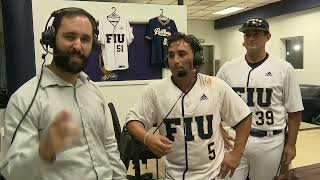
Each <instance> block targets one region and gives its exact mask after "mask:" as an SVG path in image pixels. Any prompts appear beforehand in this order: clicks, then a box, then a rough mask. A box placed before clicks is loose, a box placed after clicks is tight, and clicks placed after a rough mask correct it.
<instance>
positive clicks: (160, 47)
mask: <svg viewBox="0 0 320 180" xmlns="http://www.w3.org/2000/svg"><path fill="white" fill-rule="evenodd" d="M177 31H178V30H177V27H176V24H175V22H174V21H173V20H172V19H167V20H161V19H160V18H159V17H155V18H152V19H150V20H149V24H148V27H147V31H146V38H147V39H149V40H151V43H152V45H151V46H152V51H151V63H152V64H158V63H160V64H161V63H162V62H163V60H164V58H165V56H166V55H167V52H168V43H167V37H168V36H170V35H171V34H173V33H175V32H177Z"/></svg>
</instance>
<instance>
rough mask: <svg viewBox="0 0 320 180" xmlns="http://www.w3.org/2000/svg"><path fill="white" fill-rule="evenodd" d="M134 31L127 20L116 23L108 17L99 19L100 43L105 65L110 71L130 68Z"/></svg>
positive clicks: (119, 20) (121, 19)
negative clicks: (130, 45) (129, 61)
mask: <svg viewBox="0 0 320 180" xmlns="http://www.w3.org/2000/svg"><path fill="white" fill-rule="evenodd" d="M133 38H134V37H133V34H132V29H131V27H130V25H129V22H128V20H127V19H125V18H123V17H120V18H118V19H117V20H116V21H112V20H110V18H108V17H107V16H105V17H102V18H100V19H99V39H98V40H99V42H100V43H101V49H102V55H103V63H104V66H105V69H106V70H108V71H112V70H122V69H127V68H128V67H129V63H128V45H129V44H130V43H131V42H132V41H133Z"/></svg>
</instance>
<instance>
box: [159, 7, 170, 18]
mask: <svg viewBox="0 0 320 180" xmlns="http://www.w3.org/2000/svg"><path fill="white" fill-rule="evenodd" d="M160 11H161V14H160V16H158V17H159V19H160V20H161V21H167V20H168V19H169V18H168V17H166V16H164V15H163V9H160Z"/></svg>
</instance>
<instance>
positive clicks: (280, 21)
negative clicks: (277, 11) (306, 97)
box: [214, 7, 320, 85]
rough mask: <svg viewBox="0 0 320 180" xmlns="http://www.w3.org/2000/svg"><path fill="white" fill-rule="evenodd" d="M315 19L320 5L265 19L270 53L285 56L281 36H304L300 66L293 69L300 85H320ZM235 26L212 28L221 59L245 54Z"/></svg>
mask: <svg viewBox="0 0 320 180" xmlns="http://www.w3.org/2000/svg"><path fill="white" fill-rule="evenodd" d="M319 19H320V7H318V8H313V9H309V10H305V11H300V12H296V13H292V14H288V15H283V16H278V17H273V18H270V19H267V20H268V22H269V25H270V31H271V34H272V37H271V40H270V41H269V42H268V43H267V51H268V52H269V53H270V54H272V55H273V56H278V57H281V58H284V57H285V47H284V44H283V42H282V41H281V39H282V38H287V37H294V36H303V37H304V69H303V70H296V73H297V78H298V81H299V83H300V84H317V85H320V76H319V73H318V72H319V70H318V69H319V67H320V60H319V59H318V56H319V53H318V52H319V45H318V44H319V41H320V34H319V29H320V23H319ZM239 28H240V26H234V27H230V28H225V29H222V30H216V31H214V32H215V35H214V36H215V37H217V41H218V44H219V46H220V48H219V49H220V54H219V55H220V58H221V60H222V61H224V62H225V61H228V60H230V59H232V58H234V57H237V56H241V55H243V54H244V53H245V48H244V47H242V42H243V35H242V33H240V32H239V31H238V29H239Z"/></svg>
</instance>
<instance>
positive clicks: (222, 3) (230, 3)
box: [215, 1, 239, 7]
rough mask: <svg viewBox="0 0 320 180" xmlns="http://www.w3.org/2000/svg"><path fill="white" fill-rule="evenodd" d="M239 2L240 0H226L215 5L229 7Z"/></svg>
mask: <svg viewBox="0 0 320 180" xmlns="http://www.w3.org/2000/svg"><path fill="white" fill-rule="evenodd" d="M237 4H239V2H229V1H224V2H220V3H218V4H215V6H227V7H231V6H235V5H237Z"/></svg>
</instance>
